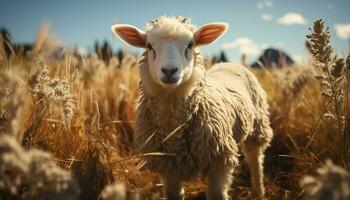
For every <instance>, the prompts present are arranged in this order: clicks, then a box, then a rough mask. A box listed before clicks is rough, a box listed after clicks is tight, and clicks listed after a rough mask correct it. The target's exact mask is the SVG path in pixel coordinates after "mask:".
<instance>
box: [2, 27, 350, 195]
mask: <svg viewBox="0 0 350 200" xmlns="http://www.w3.org/2000/svg"><path fill="white" fill-rule="evenodd" d="M1 39H2V38H0V41H1ZM309 39H310V40H311V43H310V44H312V45H313V46H311V47H310V48H311V50H310V51H311V53H312V54H313V57H314V59H310V61H309V63H308V64H305V65H302V66H292V67H290V68H284V69H269V70H267V69H262V70H255V71H253V72H254V73H255V74H256V76H257V77H258V79H259V81H260V82H261V83H262V85H263V87H264V88H265V89H266V91H267V93H268V95H269V103H270V107H271V122H272V127H273V129H274V132H275V137H274V140H273V142H272V145H271V147H270V148H269V149H268V151H267V155H266V166H265V171H266V174H267V176H266V180H265V183H266V189H267V192H266V193H267V198H268V199H276V200H277V199H278V200H283V199H285V200H291V199H301V198H302V196H303V193H304V190H303V189H302V188H300V186H299V182H300V180H301V179H302V177H304V176H305V175H307V174H310V173H311V174H312V173H314V172H315V169H316V168H318V167H319V166H321V165H322V164H323V163H324V161H325V160H326V159H327V158H329V159H331V160H333V162H334V163H335V164H338V165H341V166H343V167H344V168H345V169H349V168H350V159H349V154H350V152H349V139H350V135H349V107H348V105H349V103H348V101H349V92H348V91H349V77H350V76H349V74H350V73H349V72H350V58H348V60H347V62H345V61H344V59H340V58H337V57H335V56H334V55H332V51H331V49H332V48H331V47H330V46H329V34H328V33H327V29H326V28H325V27H324V24H323V22H322V21H318V22H315V26H314V27H313V29H312V30H311V34H310V36H309ZM34 46H35V48H34V50H33V51H32V52H31V53H30V54H29V55H28V56H27V57H23V56H19V55H18V56H16V55H12V56H11V57H10V58H6V56H5V55H4V49H3V47H0V58H1V59H0V71H1V75H0V98H1V100H0V134H1V135H2V136H1V137H3V138H5V137H6V138H8V139H6V140H1V142H2V143H1V145H4V146H1V145H0V160H1V162H3V163H4V164H1V166H0V172H1V174H0V199H48V198H46V197H47V196H45V195H47V193H45V191H46V190H44V189H45V187H46V186H47V187H48V190H49V191H50V192H51V193H49V194H50V195H51V196H50V197H51V198H54V197H55V198H58V199H60V198H61V199H62V198H65V199H67V198H68V197H62V196H60V195H65V194H68V195H70V198H72V199H101V198H102V199H123V198H124V197H125V195H126V196H128V197H130V198H133V199H138V198H139V199H152V198H153V199H159V198H160V197H161V189H162V185H161V181H160V179H159V177H158V176H157V175H155V174H151V173H149V172H146V171H141V170H140V168H141V166H142V162H139V158H140V156H161V155H140V156H134V153H133V144H132V140H133V120H134V106H135V100H136V98H137V92H138V69H137V63H138V59H137V58H136V57H135V56H134V55H132V54H128V53H125V54H124V55H125V56H124V58H123V60H122V61H121V63H119V61H118V59H117V58H115V57H112V58H111V60H110V61H109V62H108V63H109V64H108V65H106V64H105V62H103V61H102V60H100V59H98V57H97V56H96V55H91V56H89V57H87V58H81V57H80V56H77V55H76V54H74V53H66V54H65V55H63V56H62V55H61V56H60V57H59V58H57V56H56V57H55V56H53V54H55V53H57V52H55V50H54V48H56V46H57V42H56V39H55V38H53V37H51V36H50V34H48V28H47V27H44V28H43V29H42V30H41V31H40V33H39V34H38V38H37V40H36V43H35V45H34ZM315 66H317V67H315ZM315 76H316V78H315ZM339 77H342V78H340V79H341V80H340V79H339ZM5 141H10V142H9V143H8V145H9V144H11V145H12V147H15V148H14V149H15V150H13V152H12V154H9V155H11V156H8V155H7V154H6V152H11V151H12V150H11V148H10V147H11V146H8V147H7V146H6V144H7V143H6V142H5ZM3 143H4V144H3ZM9 149H10V150H9ZM35 149H39V150H35ZM43 151H44V152H48V153H50V155H51V156H50V155H48V154H47V153H44V152H43ZM16 154H17V156H15V155H16ZM26 155H27V156H26ZM35 155H36V156H35ZM12 158H13V159H12ZM34 158H37V159H34ZM16 159H17V160H16ZM240 159H241V160H243V158H240ZM35 160H36V161H35ZM16 162H19V163H16ZM20 162H22V164H20ZM36 162H38V163H41V164H36V165H42V168H40V169H39V168H38V169H37V170H39V171H38V172H36V173H37V174H41V173H44V174H45V173H46V172H47V173H46V175H37V176H33V177H31V179H30V181H44V182H45V181H46V182H48V184H44V186H41V187H37V186H34V183H33V182H29V181H28V180H29V179H28V178H27V177H28V176H29V175H28V173H29V171H30V170H29V169H30V166H32V165H34V164H33V163H36ZM5 163H6V164H5ZM23 163H24V164H23ZM242 163H243V162H242ZM7 164H8V165H7ZM12 165H13V166H12ZM8 166H11V167H8ZM23 167H24V168H25V169H22V168H23ZM45 167H49V168H52V170H53V171H51V170H45ZM41 169H42V171H40V170H41ZM30 173H31V174H32V172H30ZM48 173H49V174H48ZM50 173H51V174H50ZM70 174H72V176H71V175H70ZM50 176H52V177H55V179H53V178H52V177H50ZM5 177H7V178H8V177H11V178H10V179H9V180H11V181H13V182H11V181H10V182H9V181H7V182H6V180H5V179H4V178H5ZM14 177H15V178H14ZM16 177H17V178H16ZM50 181H51V182H50ZM52 181H53V182H52ZM46 182H45V183H46ZM49 183H52V184H49ZM113 184H116V185H113ZM51 185H53V186H55V187H54V189H52V188H51V189H50V188H49V187H50V186H51ZM67 185H69V187H68V188H67V187H64V186H67ZM106 185H110V186H109V187H106V188H105V186H106ZM185 187H186V192H187V193H186V195H187V197H188V198H189V199H201V198H203V197H204V191H205V182H204V181H203V179H202V178H201V177H199V178H198V179H197V180H196V181H194V182H191V183H186V184H185ZM79 188H80V189H79ZM104 188H105V190H104V192H103V193H101V192H102V191H103V189H104ZM125 188H126V189H125ZM79 190H80V191H79ZM125 190H126V191H125ZM72 191H73V192H72ZM74 191H75V192H74ZM79 192H80V193H79ZM78 194H80V196H77V195H78ZM114 194H115V195H114ZM231 194H232V196H233V197H235V198H234V199H251V193H250V183H249V174H248V170H247V167H246V165H244V164H243V165H241V166H240V167H239V169H238V170H237V172H236V179H235V183H234V184H233V186H232V191H231ZM118 195H119V197H118Z"/></svg>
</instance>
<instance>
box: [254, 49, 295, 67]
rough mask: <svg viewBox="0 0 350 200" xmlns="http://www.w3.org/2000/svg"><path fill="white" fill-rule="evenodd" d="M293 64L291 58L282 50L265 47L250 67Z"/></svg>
mask: <svg viewBox="0 0 350 200" xmlns="http://www.w3.org/2000/svg"><path fill="white" fill-rule="evenodd" d="M292 64H294V61H293V59H292V58H291V57H290V56H289V55H288V54H287V53H285V52H284V51H282V50H278V49H273V48H269V49H266V50H265V51H264V52H263V54H262V55H261V56H260V57H259V59H258V60H257V61H256V62H255V63H253V64H252V65H251V66H252V68H261V67H267V68H269V67H273V66H275V67H278V68H281V67H283V66H288V65H292Z"/></svg>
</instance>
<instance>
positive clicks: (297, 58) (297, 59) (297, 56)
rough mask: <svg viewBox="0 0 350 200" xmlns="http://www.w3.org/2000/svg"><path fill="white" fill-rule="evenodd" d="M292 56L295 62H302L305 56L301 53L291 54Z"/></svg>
mask: <svg viewBox="0 0 350 200" xmlns="http://www.w3.org/2000/svg"><path fill="white" fill-rule="evenodd" d="M292 58H293V60H294V61H295V62H296V63H304V62H305V57H304V56H302V55H299V54H296V55H292Z"/></svg>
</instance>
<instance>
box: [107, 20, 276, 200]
mask: <svg viewBox="0 0 350 200" xmlns="http://www.w3.org/2000/svg"><path fill="white" fill-rule="evenodd" d="M227 28H228V25H227V24H226V23H222V22H216V23H209V24H206V25H204V26H202V27H201V28H199V29H196V28H195V27H194V26H193V25H192V24H191V23H190V21H189V19H188V18H184V17H181V16H177V17H167V16H161V17H159V18H157V19H156V20H155V21H151V22H148V23H147V24H146V30H145V31H141V30H139V29H138V28H136V27H134V26H131V25H126V24H115V25H112V27H111V29H112V32H113V33H114V34H115V35H116V36H118V37H120V38H121V39H122V40H123V41H125V42H126V43H128V44H130V45H132V46H134V47H139V48H144V49H145V51H144V53H143V56H142V59H141V60H140V66H139V72H140V79H141V80H140V86H139V98H138V103H137V106H136V121H135V136H134V137H135V138H134V144H135V147H136V148H137V151H138V152H139V153H141V154H145V155H148V156H143V159H144V161H145V165H144V166H145V168H146V169H148V170H150V171H152V172H156V173H159V174H160V175H161V177H162V179H163V182H164V193H165V195H166V197H167V199H184V189H183V187H182V183H183V182H184V181H189V180H191V179H193V178H195V177H196V176H197V175H198V174H200V173H201V174H203V175H204V176H205V177H206V178H207V181H208V191H207V196H208V198H209V199H215V200H216V199H229V195H228V190H229V189H230V186H231V183H232V172H233V170H234V168H235V167H236V166H237V165H238V155H239V152H238V151H239V150H238V147H241V149H242V152H243V154H244V156H245V158H246V161H247V163H248V166H249V169H250V172H251V181H252V187H253V191H254V193H255V194H256V195H257V196H258V197H263V196H264V192H265V191H264V185H263V159H264V151H265V149H266V148H267V147H268V146H269V143H270V141H271V139H272V136H273V132H272V129H271V127H270V120H269V111H268V104H267V100H266V99H267V95H266V93H265V91H264V90H263V89H262V87H261V86H260V85H259V83H258V81H257V79H256V78H255V76H254V75H253V74H252V73H251V72H250V71H249V70H247V69H246V68H245V67H243V66H240V65H236V64H232V63H220V64H216V65H214V66H213V67H212V68H211V69H209V70H208V71H207V70H206V69H205V67H204V60H203V57H202V56H201V55H200V52H199V47H200V46H203V45H208V44H211V43H212V42H214V41H215V40H217V39H218V38H220V37H221V36H222V35H223V34H224V33H225V32H226V30H227ZM152 152H161V153H162V154H159V153H158V154H147V153H152ZM152 155H153V156H152Z"/></svg>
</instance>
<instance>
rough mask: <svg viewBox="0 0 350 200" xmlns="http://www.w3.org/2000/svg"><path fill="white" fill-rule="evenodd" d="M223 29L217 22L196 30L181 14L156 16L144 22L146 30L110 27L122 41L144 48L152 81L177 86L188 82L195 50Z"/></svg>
mask: <svg viewBox="0 0 350 200" xmlns="http://www.w3.org/2000/svg"><path fill="white" fill-rule="evenodd" d="M226 29H227V24H226V23H219V22H218V23H210V24H206V25H204V26H202V27H201V28H199V29H197V30H195V28H194V27H193V26H192V25H191V24H190V23H189V22H188V19H187V18H183V17H159V18H158V19H157V20H155V21H152V22H149V23H148V24H147V25H146V31H141V30H139V29H138V28H136V27H134V26H131V25H126V24H116V25H113V26H112V31H113V33H114V34H115V35H117V36H119V37H120V38H121V39H122V40H123V41H125V42H126V43H128V44H130V45H132V46H135V47H139V48H144V49H146V51H147V56H148V58H147V62H148V67H149V69H148V70H149V72H150V75H151V77H152V80H153V81H154V82H155V83H156V84H158V85H161V86H162V87H164V88H176V87H177V86H179V85H181V84H182V83H185V82H186V81H188V80H189V79H190V77H191V75H192V71H193V67H194V64H195V62H194V57H195V53H196V51H195V49H197V48H198V47H199V46H202V45H207V44H210V43H212V42H214V41H215V40H216V39H218V38H219V37H220V36H221V35H223V34H224V33H225V31H226ZM141 77H142V76H141Z"/></svg>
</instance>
